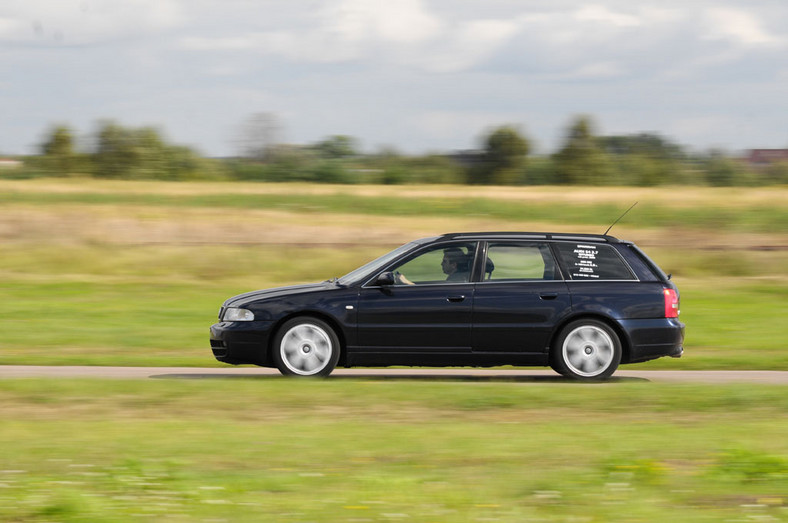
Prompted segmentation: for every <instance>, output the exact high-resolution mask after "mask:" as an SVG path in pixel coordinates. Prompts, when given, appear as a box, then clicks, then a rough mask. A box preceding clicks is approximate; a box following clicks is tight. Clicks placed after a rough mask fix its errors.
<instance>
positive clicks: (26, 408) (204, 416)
mask: <svg viewBox="0 0 788 523" xmlns="http://www.w3.org/2000/svg"><path fill="white" fill-rule="evenodd" d="M294 385H295V384H294V382H292V380H286V379H280V378H272V379H232V380H206V381H200V382H194V381H177V380H173V381H169V380H161V381H155V380H151V381H144V382H139V381H136V382H132V381H128V382H127V381H104V380H57V381H39V380H11V381H6V382H2V383H0V415H1V416H2V417H3V419H5V420H8V421H6V422H5V423H4V427H3V431H2V433H0V459H2V463H3V470H0V487H1V488H0V519H3V520H5V521H64V522H68V521H94V520H101V521H129V520H135V519H154V520H156V521H183V520H206V519H212V518H218V519H222V520H231V521H348V520H356V519H359V520H361V519H363V520H365V521H391V520H403V519H407V520H411V521H436V520H437V521H448V520H450V521H478V520H501V521H523V520H527V519H537V520H541V521H566V520H570V519H577V518H580V519H583V520H584V521H612V520H642V521H663V520H666V519H672V520H675V521H722V520H749V519H756V518H757V519H769V520H775V519H781V518H784V517H786V516H788V514H786V510H788V500H786V498H785V493H786V492H788V440H786V439H785V437H784V435H785V432H786V430H788V421H786V420H788V400H786V396H785V394H784V388H782V387H770V386H752V385H747V386H733V385H731V386H707V387H702V388H698V387H693V386H686V385H654V384H648V383H645V384H644V383H637V382H627V381H618V382H614V383H609V384H606V385H591V386H584V385H571V384H551V385H538V384H529V385H522V384H517V383H513V382H505V381H501V382H462V383H458V382H453V381H437V382H420V381H408V382H407V383H402V382H392V381H386V380H383V381H377V380H352V379H339V378H335V379H329V380H325V381H309V382H299V383H298V386H297V387H296V386H294ZM622 398H626V400H622Z"/></svg>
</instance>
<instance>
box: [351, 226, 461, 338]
mask: <svg viewBox="0 0 788 523" xmlns="http://www.w3.org/2000/svg"><path fill="white" fill-rule="evenodd" d="M475 251H476V243H475V242H448V243H446V244H441V245H438V246H434V245H433V246H430V247H428V248H426V249H425V250H422V251H419V252H417V253H415V254H414V255H413V256H411V257H410V258H409V259H407V260H405V261H404V262H402V263H398V264H397V265H395V266H393V267H388V268H387V271H390V272H392V273H393V274H394V283H393V284H392V285H382V286H381V285H376V284H374V283H372V284H368V285H367V286H365V287H363V288H362V289H361V291H360V293H359V300H358V316H357V318H358V346H357V347H354V350H355V351H372V352H389V351H391V352H470V350H471V314H472V311H473V299H474V297H473V293H474V284H473V283H471V282H470V274H471V271H472V268H473V267H472V264H473V259H474V256H475Z"/></svg>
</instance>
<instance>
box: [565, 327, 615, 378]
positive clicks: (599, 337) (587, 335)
mask: <svg viewBox="0 0 788 523" xmlns="http://www.w3.org/2000/svg"><path fill="white" fill-rule="evenodd" d="M561 354H562V356H563V359H564V363H565V364H566V366H567V367H568V368H569V370H571V371H572V372H573V373H575V374H577V375H579V376H583V377H586V378H593V377H595V376H599V375H600V374H602V373H603V372H605V370H606V369H607V368H608V367H610V364H611V363H612V362H613V359H614V358H615V345H614V342H613V339H612V338H611V337H610V335H609V334H608V333H607V332H605V331H604V330H603V329H601V328H600V327H597V326H596V325H581V326H579V327H577V328H576V329H574V330H572V331H571V332H570V333H569V334H567V335H566V338H565V339H564V344H563V346H562V347H561Z"/></svg>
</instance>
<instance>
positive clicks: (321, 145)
mask: <svg viewBox="0 0 788 523" xmlns="http://www.w3.org/2000/svg"><path fill="white" fill-rule="evenodd" d="M356 147H357V145H356V140H355V139H354V138H353V137H352V136H346V135H344V134H336V135H334V136H330V137H328V138H326V139H325V140H323V141H321V142H318V143H317V144H315V147H314V148H315V150H316V151H317V153H318V154H319V155H320V156H321V157H322V158H326V159H329V160H339V159H342V158H351V157H353V156H356V155H357V154H358V153H357V152H356Z"/></svg>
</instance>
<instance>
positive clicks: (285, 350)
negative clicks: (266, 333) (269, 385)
mask: <svg viewBox="0 0 788 523" xmlns="http://www.w3.org/2000/svg"><path fill="white" fill-rule="evenodd" d="M273 359H274V363H275V364H276V367H277V368H278V369H279V372H281V373H282V374H284V375H286V376H328V375H329V374H331V371H332V370H334V367H336V364H337V361H339V338H338V337H337V335H336V333H335V332H334V329H332V328H331V327H330V326H329V325H328V324H327V323H326V322H324V321H322V320H318V319H316V318H293V319H292V320H289V321H287V322H285V323H284V325H282V327H281V328H280V329H279V331H278V332H277V334H276V338H275V339H274V346H273Z"/></svg>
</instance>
